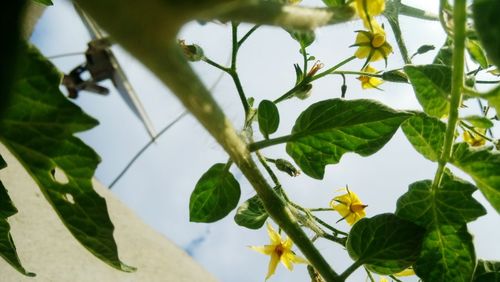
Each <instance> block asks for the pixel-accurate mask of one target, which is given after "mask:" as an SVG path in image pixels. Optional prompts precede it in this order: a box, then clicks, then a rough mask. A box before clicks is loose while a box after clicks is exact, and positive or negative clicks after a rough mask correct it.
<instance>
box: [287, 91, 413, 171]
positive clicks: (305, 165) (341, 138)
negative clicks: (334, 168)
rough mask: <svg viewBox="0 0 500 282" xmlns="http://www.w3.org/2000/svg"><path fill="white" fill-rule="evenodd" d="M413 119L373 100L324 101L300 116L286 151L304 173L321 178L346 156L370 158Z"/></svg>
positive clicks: (405, 113)
mask: <svg viewBox="0 0 500 282" xmlns="http://www.w3.org/2000/svg"><path fill="white" fill-rule="evenodd" d="M410 116H411V114H410V113H408V112H399V111H395V110H393V109H390V108H388V107H386V106H384V105H382V104H380V103H378V102H376V101H372V100H350V101H347V100H342V99H331V100H325V101H321V102H318V103H315V104H313V105H311V106H310V107H309V108H307V109H306V110H305V111H304V112H302V114H301V115H300V116H299V118H298V119H297V121H296V122H295V126H294V127H293V130H292V134H291V138H290V141H289V142H288V143H287V146H286V151H287V153H288V154H289V155H290V156H291V157H292V158H293V159H294V160H295V162H296V163H297V165H298V166H299V167H300V168H301V169H302V171H303V172H304V173H306V174H307V175H309V176H311V177H313V178H317V179H322V178H323V176H324V173H325V166H326V165H328V164H336V163H338V162H339V161H340V158H341V157H342V155H343V154H344V153H347V152H354V153H357V154H359V155H361V156H369V155H371V154H374V153H375V152H377V151H378V150H380V148H382V147H383V146H384V145H385V144H386V143H387V142H388V141H389V140H390V139H391V137H392V136H393V135H394V133H395V132H396V130H397V129H398V127H399V125H400V124H401V123H402V122H403V121H404V120H405V119H407V118H408V117H410Z"/></svg>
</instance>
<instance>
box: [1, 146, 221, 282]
mask: <svg viewBox="0 0 500 282" xmlns="http://www.w3.org/2000/svg"><path fill="white" fill-rule="evenodd" d="M0 154H1V155H2V156H3V158H4V159H5V161H6V162H7V164H8V167H7V168H5V169H2V170H0V179H1V181H2V182H3V184H4V185H5V187H6V188H7V190H8V193H9V195H10V197H11V198H12V201H13V202H14V204H15V205H16V207H17V209H18V210H19V213H17V214H16V215H14V216H12V217H10V218H9V220H8V221H9V223H10V224H11V227H12V232H11V233H12V236H13V238H14V241H15V244H16V247H17V251H18V254H19V256H20V259H21V262H22V263H23V265H24V267H25V268H26V269H27V270H28V271H31V272H35V273H36V274H37V276H36V277H35V278H28V277H25V276H23V275H21V274H19V273H18V272H17V271H16V270H14V269H13V268H12V267H11V266H10V265H9V264H7V262H5V261H4V260H3V259H2V258H0V281H2V282H13V281H33V282H34V281H54V282H56V281H65V282H66V281H106V282H107V281H147V282H149V281H152V282H153V281H176V282H187V281H203V282H205V281H206V282H215V281H216V279H215V278H214V277H213V276H212V275H211V274H209V273H208V272H206V271H205V270H204V269H202V268H201V267H200V266H199V265H198V264H197V263H196V262H195V261H193V260H192V259H191V257H189V256H188V255H187V254H186V253H185V252H184V251H183V250H181V249H179V248H178V247H177V246H175V245H174V244H173V243H172V242H170V241H169V240H167V239H166V238H164V237H163V236H162V235H160V234H159V233H157V232H155V231H154V230H152V229H151V228H150V227H149V226H147V225H146V224H144V223H143V222H142V221H141V220H140V219H139V218H138V217H137V216H136V215H135V214H134V213H133V212H132V211H131V210H129V209H128V208H127V207H126V206H124V205H123V204H122V203H121V202H120V201H118V200H117V199H116V198H115V197H114V196H113V195H112V194H111V193H110V192H109V191H108V189H106V188H105V187H103V186H102V185H101V184H99V183H98V182H97V181H95V182H94V187H95V188H96V190H97V192H98V193H99V194H100V195H101V196H103V197H104V198H105V199H106V202H107V203H108V209H109V213H110V216H111V220H112V221H113V223H114V225H115V239H116V241H117V244H118V248H119V253H120V258H121V259H122V261H123V262H124V263H126V264H128V265H132V266H135V267H137V268H138V270H137V272H135V273H124V272H121V271H118V270H115V269H113V268H111V267H109V266H108V265H107V264H105V263H103V262H101V261H100V260H98V259H97V258H96V257H94V256H93V255H92V254H90V253H89V252H88V251H86V250H85V248H84V247H83V246H82V245H80V243H78V242H77V241H76V240H75V239H74V238H73V237H72V235H71V234H70V233H69V231H68V230H67V229H66V228H65V227H64V226H63V224H62V223H61V221H60V219H59V218H58V217H57V215H56V214H55V212H54V211H53V210H52V208H51V206H50V205H49V204H48V203H47V201H46V200H45V198H44V197H43V195H42V193H41V192H40V190H39V188H38V187H37V185H36V184H35V182H34V181H33V180H32V179H31V177H30V176H29V175H28V173H27V172H26V171H25V170H24V169H23V168H22V166H21V165H20V164H19V162H18V161H17V160H16V159H15V158H14V157H13V156H12V154H10V153H9V152H8V151H7V150H6V149H5V147H4V146H3V145H2V144H0ZM172 228H175V226H172Z"/></svg>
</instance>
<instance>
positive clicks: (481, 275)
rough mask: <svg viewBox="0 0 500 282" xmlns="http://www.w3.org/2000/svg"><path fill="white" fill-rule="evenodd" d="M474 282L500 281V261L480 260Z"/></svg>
mask: <svg viewBox="0 0 500 282" xmlns="http://www.w3.org/2000/svg"><path fill="white" fill-rule="evenodd" d="M473 281H474V282H498V281H500V261H487V260H481V259H480V260H479V261H478V262H477V266H476V270H475V271H474V279H473Z"/></svg>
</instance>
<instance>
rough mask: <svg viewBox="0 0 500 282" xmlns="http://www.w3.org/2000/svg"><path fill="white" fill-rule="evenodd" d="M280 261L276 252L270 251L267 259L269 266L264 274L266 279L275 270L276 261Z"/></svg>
mask: <svg viewBox="0 0 500 282" xmlns="http://www.w3.org/2000/svg"><path fill="white" fill-rule="evenodd" d="M279 261H280V257H279V256H278V254H277V253H274V252H273V253H272V254H271V260H270V261H269V267H268V269H267V275H266V280H267V279H269V277H271V276H272V275H273V274H274V272H275V271H276V267H277V266H278V262H279Z"/></svg>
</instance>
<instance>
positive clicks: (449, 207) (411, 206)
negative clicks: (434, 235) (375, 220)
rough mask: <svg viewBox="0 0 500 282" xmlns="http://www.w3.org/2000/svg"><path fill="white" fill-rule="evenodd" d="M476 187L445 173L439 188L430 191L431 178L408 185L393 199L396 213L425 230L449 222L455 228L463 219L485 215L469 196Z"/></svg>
mask: <svg viewBox="0 0 500 282" xmlns="http://www.w3.org/2000/svg"><path fill="white" fill-rule="evenodd" d="M476 190H477V188H476V187H475V186H474V185H472V184H470V183H468V182H466V181H464V180H461V179H459V178H456V177H454V176H451V175H450V174H449V173H446V174H445V175H444V176H443V179H442V181H441V187H440V188H439V189H436V190H435V191H433V190H432V181H430V180H424V181H419V182H415V183H413V184H411V185H410V188H409V190H408V192H407V193H405V194H404V195H403V196H401V197H400V198H399V200H398V202H397V209H396V214H397V215H398V216H399V217H402V218H404V219H407V220H410V221H412V222H414V223H416V224H418V225H420V226H422V227H425V228H427V229H433V228H435V226H441V225H450V226H457V229H459V228H460V227H461V226H463V225H464V224H466V223H467V222H470V221H473V220H475V219H476V218H478V217H480V216H482V215H485V214H486V210H485V209H484V207H483V206H482V205H481V204H480V203H479V202H478V201H476V200H475V199H474V198H473V197H472V193H474V192H475V191H476Z"/></svg>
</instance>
